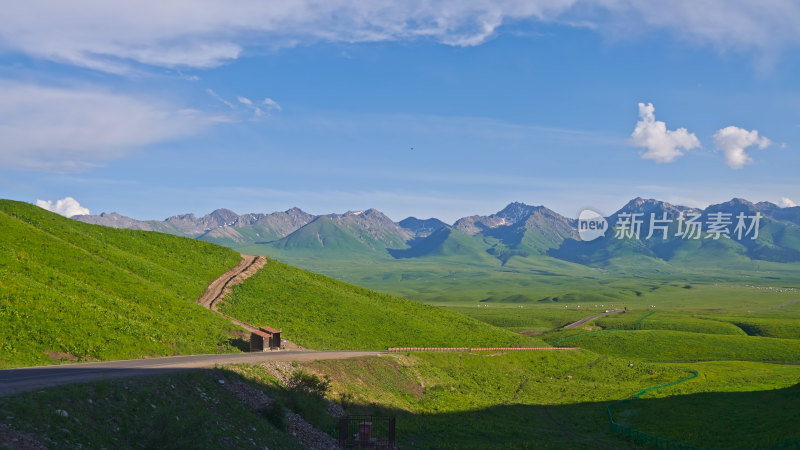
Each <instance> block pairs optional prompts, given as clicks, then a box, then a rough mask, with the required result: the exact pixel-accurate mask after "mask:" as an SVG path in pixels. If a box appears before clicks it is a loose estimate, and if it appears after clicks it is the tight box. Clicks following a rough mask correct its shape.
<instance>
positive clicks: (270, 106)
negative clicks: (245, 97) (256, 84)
mask: <svg viewBox="0 0 800 450" xmlns="http://www.w3.org/2000/svg"><path fill="white" fill-rule="evenodd" d="M261 104H262V105H264V106H266V107H267V110H270V111H271V110H273V109H276V110H278V111H281V110H283V108H281V105H279V104H278V102H276V101H275V100H273V99H271V98H269V97H267V98H265V99H264V100H263V101H262V102H261Z"/></svg>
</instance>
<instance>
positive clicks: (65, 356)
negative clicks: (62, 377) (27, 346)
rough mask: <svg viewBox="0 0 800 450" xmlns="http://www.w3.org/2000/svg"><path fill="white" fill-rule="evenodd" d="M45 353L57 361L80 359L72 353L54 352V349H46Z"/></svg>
mask: <svg viewBox="0 0 800 450" xmlns="http://www.w3.org/2000/svg"><path fill="white" fill-rule="evenodd" d="M45 353H46V354H47V356H49V357H50V358H52V359H53V360H55V361H77V360H78V359H79V358H78V357H77V356H75V355H73V354H72V353H64V352H54V351H52V350H45Z"/></svg>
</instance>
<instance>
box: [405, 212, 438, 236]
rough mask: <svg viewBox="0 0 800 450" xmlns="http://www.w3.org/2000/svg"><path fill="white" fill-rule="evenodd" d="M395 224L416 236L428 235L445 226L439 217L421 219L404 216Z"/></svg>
mask: <svg viewBox="0 0 800 450" xmlns="http://www.w3.org/2000/svg"><path fill="white" fill-rule="evenodd" d="M397 224H398V225H400V226H401V227H403V228H405V229H406V230H408V231H410V232H411V233H412V234H414V235H415V236H416V237H418V238H424V237H428V236H430V235H431V234H432V233H435V232H437V231H439V230H441V229H442V228H444V227H446V226H447V224H446V223H444V222H442V221H441V220H439V219H425V220H423V219H417V218H416V217H406V218H405V219H403V220H401V221H400V222H398V223H397Z"/></svg>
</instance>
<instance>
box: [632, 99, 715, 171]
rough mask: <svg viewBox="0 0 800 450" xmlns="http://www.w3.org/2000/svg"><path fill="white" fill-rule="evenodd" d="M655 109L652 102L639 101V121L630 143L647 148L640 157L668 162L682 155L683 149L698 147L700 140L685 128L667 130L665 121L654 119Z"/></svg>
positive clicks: (658, 161)
mask: <svg viewBox="0 0 800 450" xmlns="http://www.w3.org/2000/svg"><path fill="white" fill-rule="evenodd" d="M655 110H656V109H655V107H654V106H653V104H652V103H648V104H644V103H639V121H638V122H637V123H636V129H634V130H633V133H632V134H631V138H630V143H631V144H632V145H635V146H637V147H643V148H646V149H647V151H646V152H644V153H643V154H642V158H644V159H652V160H653V161H655V162H657V163H669V162H673V161H675V159H676V158H678V157H679V156H683V150H691V149H694V148H698V147H700V140H699V139H697V136H695V135H694V133H689V132H688V131H687V130H686V128H678V129H677V130H668V129H667V124H666V123H664V122H662V121H660V120H656V116H655Z"/></svg>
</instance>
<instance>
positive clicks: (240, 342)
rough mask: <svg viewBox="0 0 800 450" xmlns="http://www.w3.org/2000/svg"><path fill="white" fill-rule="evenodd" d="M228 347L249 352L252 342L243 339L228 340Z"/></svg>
mask: <svg viewBox="0 0 800 450" xmlns="http://www.w3.org/2000/svg"><path fill="white" fill-rule="evenodd" d="M228 345H230V346H231V347H234V348H236V349H238V350H239V351H241V352H245V353H246V352H249V351H250V341H248V340H245V339H244V338H242V337H234V338H230V339H228Z"/></svg>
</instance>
